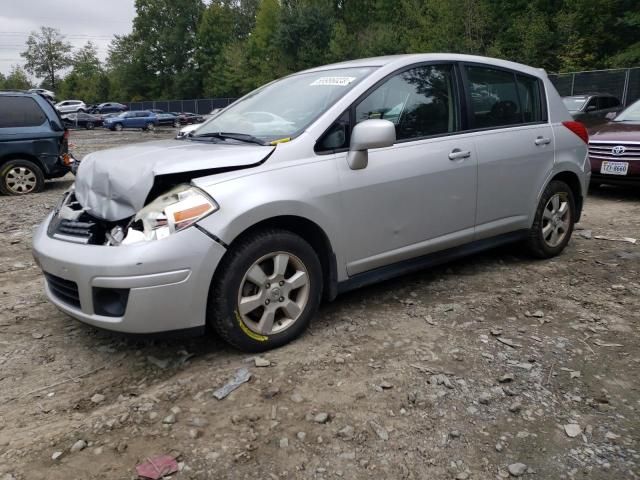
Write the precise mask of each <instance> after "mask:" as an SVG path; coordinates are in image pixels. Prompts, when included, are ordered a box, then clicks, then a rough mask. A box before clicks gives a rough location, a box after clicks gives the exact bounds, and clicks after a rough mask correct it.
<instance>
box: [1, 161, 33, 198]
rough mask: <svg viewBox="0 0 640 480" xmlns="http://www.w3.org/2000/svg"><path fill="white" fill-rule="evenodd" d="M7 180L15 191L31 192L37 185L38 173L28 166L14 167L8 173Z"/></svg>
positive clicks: (8, 184)
mask: <svg viewBox="0 0 640 480" xmlns="http://www.w3.org/2000/svg"><path fill="white" fill-rule="evenodd" d="M5 182H6V184H7V187H8V188H9V190H11V191H12V192H15V193H29V192H30V191H32V190H33V189H34V188H35V187H36V175H35V173H33V172H32V171H31V170H30V169H28V168H26V167H14V168H12V169H11V170H9V172H8V173H7V176H6V177H5Z"/></svg>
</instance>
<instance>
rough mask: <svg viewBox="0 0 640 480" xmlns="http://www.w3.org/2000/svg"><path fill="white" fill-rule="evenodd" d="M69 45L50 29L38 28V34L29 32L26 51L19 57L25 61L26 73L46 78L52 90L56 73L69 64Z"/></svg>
mask: <svg viewBox="0 0 640 480" xmlns="http://www.w3.org/2000/svg"><path fill="white" fill-rule="evenodd" d="M70 53H71V44H69V43H68V42H65V40H64V36H62V35H61V34H60V32H59V31H58V30H56V29H55V28H51V27H40V31H39V32H31V35H29V38H28V39H27V49H26V50H25V51H24V52H22V53H21V54H20V55H21V56H22V57H23V58H24V59H25V60H26V63H25V69H26V70H27V72H29V73H31V74H33V75H37V76H39V77H46V78H47V80H48V81H49V83H50V85H51V87H52V88H55V87H56V80H57V77H56V73H57V72H59V71H60V70H62V69H64V68H65V67H67V66H69V65H70V63H71V55H70Z"/></svg>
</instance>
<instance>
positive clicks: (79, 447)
mask: <svg viewBox="0 0 640 480" xmlns="http://www.w3.org/2000/svg"><path fill="white" fill-rule="evenodd" d="M86 446H87V442H85V441H84V440H78V441H77V442H76V443H74V444H73V445H72V446H71V452H72V453H75V452H79V451H80V450H84V449H85V448H86Z"/></svg>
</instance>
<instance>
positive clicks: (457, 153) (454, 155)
mask: <svg viewBox="0 0 640 480" xmlns="http://www.w3.org/2000/svg"><path fill="white" fill-rule="evenodd" d="M470 156H471V152H470V151H468V150H460V149H459V148H454V149H453V150H451V153H450V154H449V160H461V159H463V158H469V157H470Z"/></svg>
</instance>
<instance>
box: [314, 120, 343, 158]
mask: <svg viewBox="0 0 640 480" xmlns="http://www.w3.org/2000/svg"><path fill="white" fill-rule="evenodd" d="M349 133H350V121H349V112H348V111H347V112H345V113H343V114H342V115H341V116H340V118H338V120H336V122H335V123H334V124H333V125H332V126H331V128H329V130H328V131H327V133H325V134H324V135H323V137H322V138H321V139H320V141H319V142H318V145H317V146H316V150H317V151H320V152H326V151H330V150H339V149H341V148H347V147H348V146H349Z"/></svg>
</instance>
